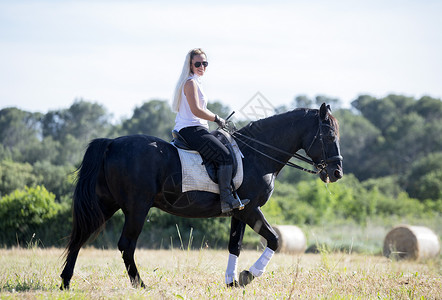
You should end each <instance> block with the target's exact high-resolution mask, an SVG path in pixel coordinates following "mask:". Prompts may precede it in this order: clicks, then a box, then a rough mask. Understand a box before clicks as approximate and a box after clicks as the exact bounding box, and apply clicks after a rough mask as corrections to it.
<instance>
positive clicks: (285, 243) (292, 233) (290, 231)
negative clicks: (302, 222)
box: [261, 225, 307, 253]
mask: <svg viewBox="0 0 442 300" xmlns="http://www.w3.org/2000/svg"><path fill="white" fill-rule="evenodd" d="M272 228H273V229H274V230H275V231H276V233H277V234H278V236H279V248H278V249H276V252H282V253H304V251H305V249H307V239H306V238H305V235H304V232H302V230H301V229H300V228H299V227H297V226H295V225H274V226H272ZM261 241H262V242H263V243H266V241H265V240H264V239H261Z"/></svg>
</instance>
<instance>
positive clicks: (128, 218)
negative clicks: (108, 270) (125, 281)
mask: <svg viewBox="0 0 442 300" xmlns="http://www.w3.org/2000/svg"><path fill="white" fill-rule="evenodd" d="M149 208H150V207H149V206H147V205H145V206H144V207H141V208H139V207H137V209H136V210H133V211H130V212H125V222H124V227H123V232H122V233H121V237H120V240H119V242H118V249H119V250H120V251H121V254H122V256H123V261H124V264H125V265H126V270H127V273H128V275H129V278H130V281H131V283H132V285H133V286H134V287H144V283H143V281H142V280H141V278H140V274H139V273H138V269H137V266H136V265H135V260H134V253H135V247H136V245H137V240H138V236H139V235H140V233H141V230H142V229H143V224H144V221H145V220H146V216H147V213H148V211H149Z"/></svg>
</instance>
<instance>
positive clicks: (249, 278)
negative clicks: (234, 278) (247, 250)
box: [239, 270, 255, 287]
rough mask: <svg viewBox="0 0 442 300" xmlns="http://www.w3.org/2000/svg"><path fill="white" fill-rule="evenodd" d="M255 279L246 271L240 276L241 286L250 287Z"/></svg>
mask: <svg viewBox="0 0 442 300" xmlns="http://www.w3.org/2000/svg"><path fill="white" fill-rule="evenodd" d="M254 278H255V276H253V275H252V273H250V272H249V271H246V270H244V271H242V272H241V273H240V274H239V285H240V286H242V287H244V286H246V285H248V284H249V283H250V282H252V280H253V279H254Z"/></svg>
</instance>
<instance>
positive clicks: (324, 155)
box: [231, 116, 343, 174]
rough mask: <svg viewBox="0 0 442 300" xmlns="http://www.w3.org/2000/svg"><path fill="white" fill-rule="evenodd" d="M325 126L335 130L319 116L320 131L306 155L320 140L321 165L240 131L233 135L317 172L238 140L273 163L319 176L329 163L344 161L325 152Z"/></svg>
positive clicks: (340, 157) (338, 156)
mask: <svg viewBox="0 0 442 300" xmlns="http://www.w3.org/2000/svg"><path fill="white" fill-rule="evenodd" d="M323 126H327V127H329V128H331V129H332V130H334V128H333V127H332V126H330V125H329V124H326V123H324V122H322V120H321V119H320V118H319V116H318V131H317V132H316V134H315V136H314V138H313V140H312V142H311V144H310V146H309V147H308V149H307V151H306V153H308V152H309V151H310V149H311V147H312V146H313V144H314V143H315V141H316V140H318V139H319V141H320V143H321V147H322V159H321V161H320V162H319V163H315V162H314V161H313V160H311V159H309V158H307V157H305V156H303V155H301V154H298V153H295V154H292V153H289V152H287V151H284V150H281V149H279V148H277V147H275V146H272V145H270V144H267V143H264V142H261V141H259V140H257V139H255V138H252V137H250V136H247V135H244V134H242V133H241V132H238V131H233V132H232V133H231V134H232V135H234V136H236V137H242V138H244V139H246V140H249V141H252V142H254V143H257V144H260V145H262V146H265V147H267V148H269V149H271V150H274V151H277V152H279V153H282V154H284V155H287V156H290V157H293V158H296V159H299V160H301V161H303V162H306V163H308V164H310V165H312V166H313V167H315V168H316V170H317V171H313V170H309V169H306V168H303V167H301V166H299V165H297V164H294V163H292V162H290V161H288V162H283V161H280V160H279V159H277V158H274V157H272V156H270V155H268V154H266V153H264V152H262V151H261V150H258V149H256V148H255V147H252V146H251V145H249V144H248V143H247V142H244V141H242V140H241V139H240V138H238V141H240V142H241V143H243V144H244V145H245V146H247V147H249V148H250V149H252V150H254V151H255V152H257V153H259V154H261V155H263V156H265V157H267V158H269V159H271V160H273V161H276V162H278V163H280V164H283V165H286V166H289V167H292V168H296V169H299V170H302V171H305V172H307V173H311V174H319V173H321V172H322V171H324V170H325V169H326V168H327V166H328V164H329V163H331V162H335V161H342V159H343V158H342V156H341V155H335V156H332V157H328V156H327V151H326V150H325V145H324V139H323V137H324V134H323V131H322V127H323Z"/></svg>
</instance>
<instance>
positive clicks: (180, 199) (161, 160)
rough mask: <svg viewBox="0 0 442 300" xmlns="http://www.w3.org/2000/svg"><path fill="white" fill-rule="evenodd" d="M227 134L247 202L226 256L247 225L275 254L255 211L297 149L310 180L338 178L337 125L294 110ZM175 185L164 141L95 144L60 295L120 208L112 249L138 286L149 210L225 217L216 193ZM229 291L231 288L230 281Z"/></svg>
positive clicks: (171, 150)
mask: <svg viewBox="0 0 442 300" xmlns="http://www.w3.org/2000/svg"><path fill="white" fill-rule="evenodd" d="M233 135H234V137H235V139H236V141H237V143H238V145H239V146H240V149H241V152H242V153H243V155H244V159H243V167H244V180H243V183H242V185H241V186H240V188H239V189H238V190H237V193H238V195H239V197H240V198H247V199H250V203H249V204H248V205H246V206H245V209H243V210H235V211H234V212H233V214H232V215H231V217H232V218H231V232H230V241H229V253H230V254H232V255H235V256H236V257H237V256H239V253H240V249H241V244H242V238H243V234H244V230H245V226H246V224H247V225H249V226H250V227H251V228H253V229H254V230H255V231H256V232H257V233H258V234H259V235H261V236H262V237H263V238H265V239H266V240H267V247H268V248H270V249H271V250H273V251H275V250H276V249H277V248H278V235H277V234H276V233H275V231H274V230H273V229H272V227H271V226H270V225H269V223H268V222H267V221H266V219H265V217H264V215H263V214H262V212H261V210H260V207H261V206H263V205H264V204H265V203H266V202H267V201H268V200H269V198H270V196H271V194H272V191H273V188H274V182H275V177H276V176H277V175H278V173H279V172H280V170H281V169H282V168H283V167H284V165H285V164H292V163H291V162H289V160H290V159H291V157H292V155H295V156H296V155H297V154H296V152H297V151H298V150H300V149H304V150H305V152H306V153H307V155H308V156H309V157H310V158H311V161H310V162H311V164H312V165H314V166H315V168H316V170H317V172H315V173H317V174H319V176H320V178H321V179H322V180H323V181H324V182H334V181H337V180H338V179H340V178H342V175H343V171H342V156H341V155H340V149H339V127H338V123H337V121H336V119H335V118H334V117H333V116H332V115H331V111H330V107H329V106H326V105H325V104H322V106H321V108H320V109H319V110H317V109H295V110H293V111H290V112H286V113H283V114H278V115H275V116H272V117H269V118H265V119H261V120H258V121H255V122H251V123H249V124H248V125H247V126H245V127H243V128H241V129H240V130H238V131H236V132H235V133H233ZM304 160H307V161H308V159H307V158H304ZM292 165H293V164H292ZM181 178H182V175H181V163H180V159H179V156H178V153H177V149H176V148H175V147H174V146H173V145H172V144H170V143H169V142H166V141H164V140H161V139H159V138H156V137H152V136H147V135H132V136H124V137H119V138H116V139H95V140H93V141H92V142H91V143H90V144H89V146H88V148H87V150H86V153H85V155H84V158H83V161H82V164H81V166H80V168H79V172H78V178H77V184H76V188H75V191H74V196H73V228H72V233H71V235H70V239H69V243H68V245H67V248H66V261H65V264H64V269H63V272H62V274H61V278H62V285H61V288H62V289H68V288H69V284H70V280H71V278H72V275H73V272H74V266H75V262H76V260H77V256H78V253H79V251H80V248H81V247H82V246H83V245H84V244H85V243H86V242H87V240H88V239H89V238H90V237H91V235H92V234H94V233H95V234H97V233H98V232H99V231H100V230H101V229H102V227H103V225H104V223H105V222H106V221H107V220H108V219H109V218H110V217H112V215H113V214H114V213H115V212H116V211H118V210H119V209H122V211H123V213H124V215H125V223H124V227H123V232H122V234H121V238H120V240H119V242H118V249H119V250H120V251H121V252H122V257H123V260H124V263H125V266H126V269H127V272H128V275H129V278H130V280H131V283H132V284H133V285H134V286H142V287H143V286H144V284H143V281H142V280H141V278H140V275H139V273H138V270H137V267H136V265H135V261H134V252H135V248H136V244H137V239H138V236H139V234H140V232H141V230H142V227H143V224H144V222H145V220H146V216H147V214H148V212H149V209H150V208H151V207H157V208H159V209H161V210H163V211H165V212H168V213H170V214H174V215H177V216H181V217H189V218H209V217H220V216H221V217H226V216H227V215H222V213H221V206H220V201H219V195H218V194H214V193H209V192H203V191H189V192H185V193H182V192H181ZM245 272H247V271H245ZM241 275H243V274H241ZM247 275H248V278H249V280H248V281H247V280H243V283H242V285H245V284H247V283H248V282H250V280H251V279H253V276H251V275H250V274H247ZM240 281H241V278H240ZM240 283H241V282H240ZM231 285H237V282H236V279H235V282H234V283H232V284H231Z"/></svg>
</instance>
